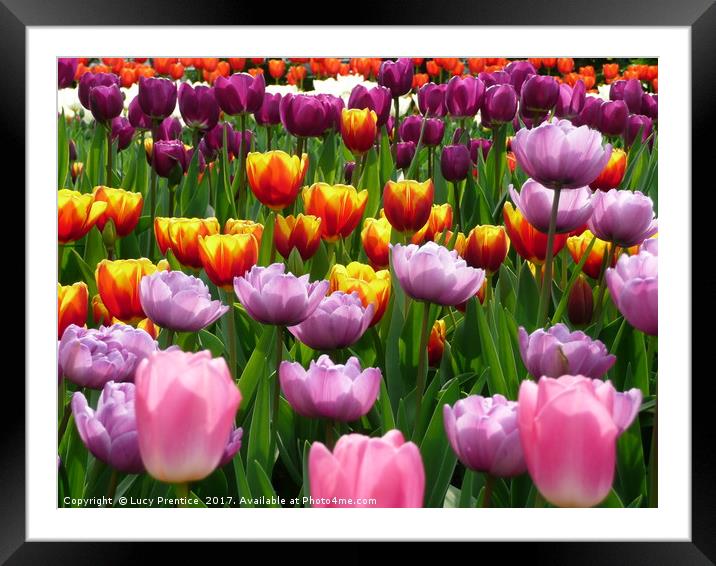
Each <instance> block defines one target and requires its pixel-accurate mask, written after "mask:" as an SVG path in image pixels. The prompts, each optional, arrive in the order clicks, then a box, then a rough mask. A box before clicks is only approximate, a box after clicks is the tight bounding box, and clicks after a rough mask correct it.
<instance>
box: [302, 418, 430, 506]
mask: <svg viewBox="0 0 716 566" xmlns="http://www.w3.org/2000/svg"><path fill="white" fill-rule="evenodd" d="M308 475H309V479H310V487H311V506H312V507H422V506H423V496H424V493H425V469H424V468H423V460H422V458H421V456H420V450H418V447H417V446H416V445H415V444H413V443H412V442H405V439H404V438H403V435H402V433H401V432H400V431H399V430H391V431H389V432H388V433H387V434H386V435H385V436H383V437H382V438H370V437H368V436H363V435H362V434H348V435H346V436H342V437H341V438H340V439H338V442H337V443H336V446H335V448H334V449H333V453H331V452H330V451H329V450H328V449H327V448H326V447H325V446H324V445H323V444H321V443H320V442H314V443H313V446H311V452H310V454H309V456H308ZM334 498H336V499H335V500H334ZM371 499H374V500H375V501H370V500H371Z"/></svg>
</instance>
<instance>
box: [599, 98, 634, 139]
mask: <svg viewBox="0 0 716 566" xmlns="http://www.w3.org/2000/svg"><path fill="white" fill-rule="evenodd" d="M628 114H629V109H628V108H627V105H626V102H624V101H623V100H612V101H610V102H605V103H604V104H602V105H601V106H600V107H599V131H600V132H602V133H603V134H604V135H605V136H621V135H622V133H623V132H624V128H625V127H626V119H627V115H628Z"/></svg>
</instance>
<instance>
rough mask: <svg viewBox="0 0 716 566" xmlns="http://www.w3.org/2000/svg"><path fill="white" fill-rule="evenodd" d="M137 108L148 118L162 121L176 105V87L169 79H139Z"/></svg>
mask: <svg viewBox="0 0 716 566" xmlns="http://www.w3.org/2000/svg"><path fill="white" fill-rule="evenodd" d="M137 98H138V99H139V106H141V108H142V112H144V113H145V114H146V115H147V116H149V117H150V118H153V119H154V120H163V119H164V118H166V117H167V116H171V114H172V112H174V108H175V107H176V105H177V85H176V84H174V82H173V81H170V80H169V79H159V78H154V77H149V78H147V77H140V78H139V94H138V95H137Z"/></svg>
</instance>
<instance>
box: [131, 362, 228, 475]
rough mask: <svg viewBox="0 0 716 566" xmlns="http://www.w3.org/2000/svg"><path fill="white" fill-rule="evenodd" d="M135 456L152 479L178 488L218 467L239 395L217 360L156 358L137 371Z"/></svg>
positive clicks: (222, 364) (139, 367)
mask: <svg viewBox="0 0 716 566" xmlns="http://www.w3.org/2000/svg"><path fill="white" fill-rule="evenodd" d="M134 383H135V385H136V394H135V408H136V414H137V435H138V438H139V452H140V454H141V456H142V461H143V462H144V466H145V467H146V469H147V471H148V472H149V473H150V474H151V475H152V476H154V477H155V478H157V479H159V480H162V481H165V482H171V483H184V482H188V481H196V480H200V479H203V478H205V477H206V476H208V475H209V474H210V473H211V472H213V471H214V469H215V468H216V467H217V466H218V465H219V463H220V461H221V459H222V457H223V456H224V450H225V448H226V446H227V443H228V442H229V440H230V437H231V435H232V432H233V426H234V417H235V416H236V410H237V409H238V407H239V403H240V402H241V393H240V392H239V390H238V388H237V387H236V385H235V384H234V382H233V380H232V379H231V373H230V372H229V368H228V366H227V365H226V361H225V360H224V359H223V358H215V359H212V357H211V353H210V352H209V351H207V350H204V351H201V352H197V353H186V352H182V351H180V350H174V351H163V352H161V351H160V352H156V353H154V354H152V355H151V356H150V357H148V358H146V359H144V360H143V361H142V362H141V363H140V365H139V366H138V367H137V371H136V374H135V379H134Z"/></svg>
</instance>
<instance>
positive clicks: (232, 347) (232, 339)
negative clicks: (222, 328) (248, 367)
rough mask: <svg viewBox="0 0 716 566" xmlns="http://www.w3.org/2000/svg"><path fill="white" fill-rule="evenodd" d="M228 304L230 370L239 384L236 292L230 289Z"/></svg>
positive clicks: (227, 337)
mask: <svg viewBox="0 0 716 566" xmlns="http://www.w3.org/2000/svg"><path fill="white" fill-rule="evenodd" d="M226 302H227V303H228V305H229V312H228V313H226V314H227V315H228V316H229V321H228V324H227V327H228V328H227V336H226V339H227V340H228V341H229V370H230V371H231V375H233V376H234V379H235V380H236V381H237V382H238V380H239V372H238V369H237V367H236V326H235V325H234V290H233V289H230V290H228V291H226Z"/></svg>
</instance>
